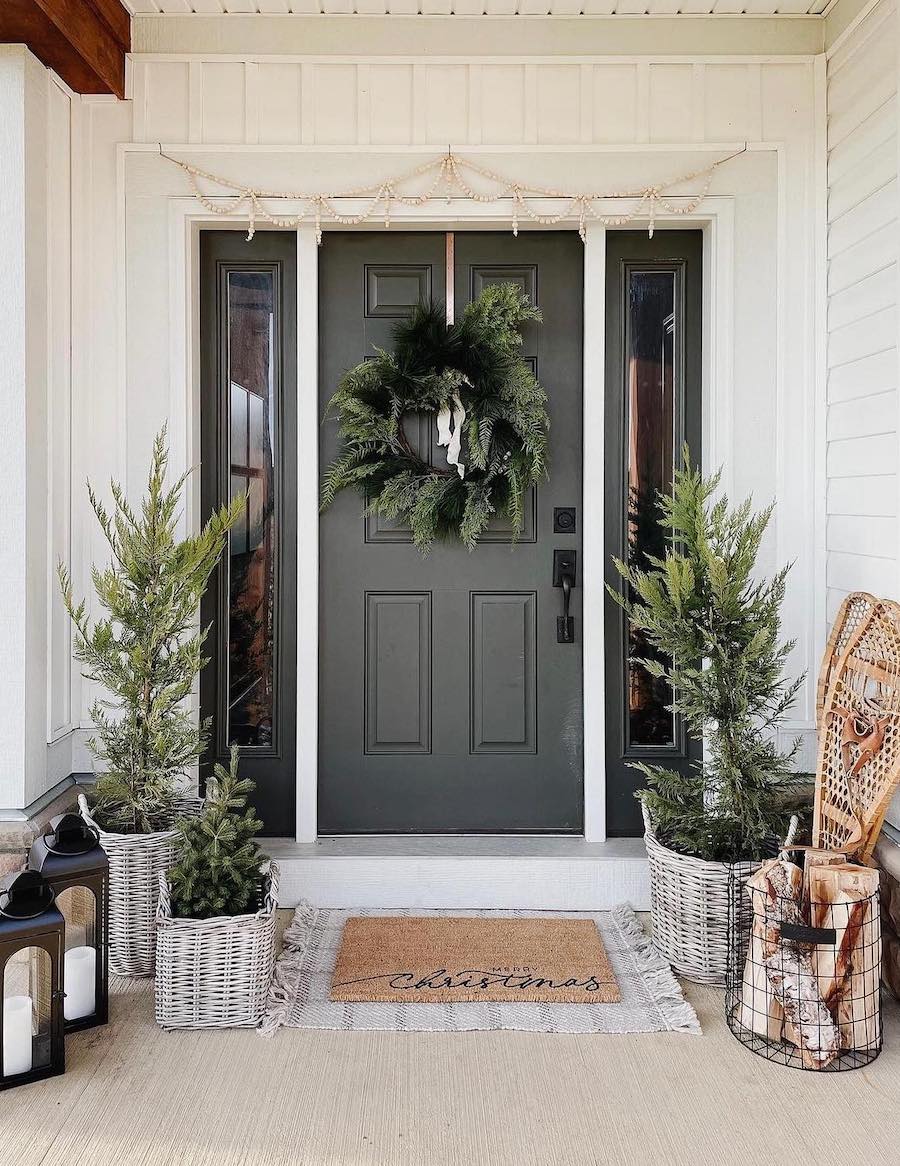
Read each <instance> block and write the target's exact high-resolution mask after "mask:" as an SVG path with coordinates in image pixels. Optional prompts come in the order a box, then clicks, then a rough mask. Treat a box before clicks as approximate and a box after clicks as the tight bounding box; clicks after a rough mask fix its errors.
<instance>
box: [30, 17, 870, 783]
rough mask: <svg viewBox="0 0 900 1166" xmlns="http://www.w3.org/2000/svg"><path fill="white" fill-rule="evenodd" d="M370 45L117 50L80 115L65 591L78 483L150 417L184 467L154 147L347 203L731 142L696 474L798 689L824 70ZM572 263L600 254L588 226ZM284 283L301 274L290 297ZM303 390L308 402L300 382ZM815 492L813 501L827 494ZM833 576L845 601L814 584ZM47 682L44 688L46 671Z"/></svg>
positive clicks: (813, 601) (123, 462)
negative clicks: (421, 173)
mask: <svg viewBox="0 0 900 1166" xmlns="http://www.w3.org/2000/svg"><path fill="white" fill-rule="evenodd" d="M224 19H228V18H224ZM256 19H258V20H264V19H265V18H262V17H258V18H256ZM322 19H327V18H322ZM185 24H186V25H187V24H189V22H185ZM191 35H192V36H193V37H195V36H196V32H194V33H192V34H191ZM382 35H383V43H380V42H379V41H377V40H375V41H373V42H372V43H371V45H370V46H369V48H368V51H367V52H366V53H365V54H357V55H355V56H352V57H351V56H347V57H343V56H339V55H337V54H335V53H334V51H330V52H329V53H328V54H327V55H326V54H320V55H299V54H296V53H291V54H288V55H279V54H277V53H266V54H258V55H256V56H254V55H250V54H246V55H241V54H239V53H237V54H235V53H230V52H229V53H228V54H221V53H218V52H216V51H215V49H214V48H211V49H210V51H208V52H205V51H201V50H199V49H198V47H197V46H196V45H195V44H191V46H190V48H191V51H190V52H180V51H178V49H179V45H178V44H177V43H175V44H172V43H167V46H166V48H167V51H166V52H165V53H159V52H142V51H140V50H141V47H142V46H141V45H140V44H137V46H136V48H137V50H138V51H136V53H135V54H134V56H133V57H132V59H131V62H130V82H129V83H130V94H131V101H130V102H127V103H117V102H114V101H110V100H106V99H85V100H83V101H82V102H81V103H80V104H81V121H80V123H79V127H78V136H77V142H78V146H79V150H78V154H79V164H78V179H77V195H78V199H77V205H78V225H79V239H80V243H79V249H80V252H81V254H82V258H81V259H78V258H77V257H76V269H75V272H74V277H73V280H74V282H73V289H74V292H75V294H74V295H73V297H72V298H73V313H74V315H73V318H74V319H76V321H77V325H78V326H77V329H76V335H75V344H74V352H75V359H74V360H73V365H72V370H71V372H72V376H71V398H70V403H69V404H70V409H69V413H68V416H70V417H71V419H72V422H71V423H72V425H73V426H74V427H75V433H74V434H73V439H72V449H73V450H77V451H78V454H77V461H78V464H73V465H72V466H71V467H70V469H69V471H68V479H69V483H70V485H71V490H70V492H69V493H67V492H66V491H65V489H63V488H62V487H60V488H59V489H58V490H57V491H55V492H54V494H53V503H52V505H53V508H54V510H58V511H59V512H60V514H64V513H67V512H68V510H67V508H68V507H69V506H71V524H72V530H73V531H75V532H77V539H76V542H77V544H78V545H77V546H75V547H73V548H72V550H73V556H74V559H75V568H76V575H77V580H78V582H80V584H81V586H82V587H83V588H84V587H85V586H86V585H87V568H88V564H89V562H90V559H91V557H98V556H99V554H100V553H101V546H100V543H99V541H98V539H97V536H96V533H95V532H94V530H93V527H92V525H91V522H90V518H89V515H88V514H87V511H86V506H85V501H84V496H83V485H82V483H83V481H84V477H85V475H86V473H90V475H91V477H92V478H94V479H95V480H96V481H98V482H99V483H103V482H104V481H105V480H106V479H108V477H109V476H110V475H115V476H117V477H121V478H123V479H124V480H125V481H126V482H127V484H128V487H129V489H130V490H132V491H135V492H137V491H138V490H139V489H140V488H141V484H142V479H143V475H144V473H145V468H146V462H147V456H148V452H149V448H150V440H151V436H152V434H153V433H154V431H155V430H156V429H158V427H159V426H160V425H161V424H162V422H163V421H164V420H167V419H168V420H169V421H170V425H172V427H173V429H174V435H175V444H174V449H175V456H176V460H179V461H180V462H182V463H186V462H188V461H189V460H192V459H193V458H195V457H196V454H197V449H196V426H193V427H192V425H191V423H190V418H191V416H192V414H193V413H194V412H195V411H196V383H195V382H196V354H195V353H193V352H191V351H188V350H187V349H186V348H185V337H186V336H191V335H193V329H194V328H195V325H196V302H195V290H196V289H195V288H188V289H187V294H186V295H182V296H179V294H178V289H177V288H176V289H175V291H174V292H173V279H174V278H175V277H176V276H177V275H178V273H179V272H182V273H183V272H184V271H193V266H192V263H191V254H190V253H191V251H192V248H194V249H195V247H196V242H195V240H193V241H192V237H191V232H190V230H189V229H187V224H188V222H189V219H188V216H189V213H190V212H191V210H193V209H196V204H194V203H192V202H191V200H190V199H189V197H188V195H189V191H188V188H187V185H186V182H185V178H184V175H183V174H182V173H181V172H180V171H178V170H177V169H175V168H174V167H172V166H171V165H170V164H167V163H166V162H165V160H163V159H160V158H159V156H158V153H157V152H156V143H157V142H160V141H161V142H163V143H164V144H165V145H166V148H167V149H169V150H170V151H173V152H174V151H177V152H179V153H180V155H181V156H183V157H185V158H187V159H189V160H190V161H192V162H195V163H196V164H198V165H200V166H202V167H204V168H206V169H209V170H212V171H219V172H222V173H224V174H228V175H233V176H235V177H237V178H239V179H241V180H244V181H250V182H252V183H253V185H256V186H276V187H282V188H283V187H298V186H306V187H319V188H322V187H327V186H332V187H346V186H352V185H356V184H359V183H361V182H364V181H367V180H370V179H378V178H381V177H383V176H385V175H388V174H393V173H396V172H397V171H399V170H402V169H405V168H406V167H407V166H408V165H410V164H411V163H414V161H415V160H416V159H418V158H421V157H426V156H429V155H431V154H435V153H439V152H442V151H443V150H444V149H446V147H447V145H448V144H452V145H453V148H454V149H455V150H456V151H457V152H458V153H461V154H465V153H467V152H469V153H471V154H473V155H477V156H478V157H479V159H480V160H481V161H482V162H483V163H485V164H486V165H489V166H493V167H495V168H496V169H498V170H501V171H504V172H513V171H514V172H515V173H516V174H520V175H526V176H528V177H529V178H530V179H531V180H533V181H535V182H540V183H542V184H544V185H547V186H560V185H566V186H578V187H580V188H584V189H590V188H593V189H597V188H607V187H616V186H621V185H632V184H633V183H635V182H637V183H643V182H647V181H657V180H661V179H665V178H666V177H668V176H670V175H673V174H678V173H681V172H684V171H685V170H689V169H693V168H695V167H696V166H697V165H699V164H701V163H702V162H704V161H708V160H711V159H713V158H715V157H717V156H720V155H722V154H725V153H727V152H729V150H731V149H733V148H734V147H735V146H738V145H740V144H741V143H743V142H744V141H747V142H748V143H749V145H750V149H749V150H748V152H747V153H746V154H745V155H742V156H741V157H740V158H738V159H736V160H735V161H733V162H731V163H729V164H728V165H727V166H725V167H723V168H722V169H721V170H720V171H719V172H718V173H717V174H716V176H715V179H714V182H713V186H712V188H711V191H710V196H711V199H710V206H714V207H715V208H716V214H715V215H712V214H711V213H707V212H706V211H705V210H704V208H703V207H701V208H699V210H698V212H697V215H696V216H695V219H694V221H695V222H696V223H697V224H698V225H701V226H705V225H706V221H707V220H712V219H715V221H716V223H717V224H718V225H717V227H716V230H715V231H711V235H710V243H711V246H712V247H720V248H723V249H726V250H727V255H726V256H725V263H724V266H722V265H720V266H719V267H716V268H710V269H708V271H707V276H708V277H709V278H708V279H707V296H708V297H710V298H714V304H712V305H711V306H714V307H715V308H716V309H717V310H716V312H715V313H713V314H714V317H715V320H716V331H717V335H716V336H707V341H708V344H707V349H708V351H707V357H708V359H709V360H711V353H713V352H715V353H717V356H716V359H715V363H714V364H712V363H708V365H707V368H706V373H705V376H706V384H705V389H706V394H707V398H708V400H707V403H706V417H705V437H706V438H707V449H706V451H705V452H706V455H707V460H708V462H709V459H710V457H714V458H715V460H716V461H718V462H722V463H723V464H724V465H725V468H726V476H727V480H728V487H729V491H730V492H731V493H732V494H733V495H734V496H735V497H742V496H744V495H745V494H747V493H752V494H753V496H754V498H755V500H756V501H757V502H758V503H759V504H760V505H762V504H763V503H765V502H767V501H768V500H770V499H771V498H773V497H774V498H775V499H776V500H777V502H778V509H777V513H776V518H775V520H774V523H773V530H772V534H771V537H770V539H769V540H768V542H767V543H766V546H765V548H764V552H763V563H762V567H763V569H764V570H766V571H770V570H773V569H774V568H775V567H776V566H777V565H778V564H780V563H781V562H783V561H785V560H787V559H792V560H794V561H795V564H796V565H795V568H794V570H793V572H792V578H791V583H790V588H789V594H788V599H787V606H786V612H785V631H786V633H787V634H788V635H790V636H792V637H794V638H796V639H797V649H796V652H795V654H794V657H793V659H792V666H793V667H794V668H795V669H796V670H797V671H799V670H801V669H803V668H806V669H809V670H810V671H811V673H812V675H813V676H814V674H815V670H816V666H817V662H818V655H819V653H820V651H821V646H822V643H823V642H824V633H825V619H826V615H825V607H826V594H825V573H824V570H823V569H822V568H823V566H824V559H825V554H826V551H827V552H828V554H829V556H831V554H832V550H834V554H835V555H837V554H841V553H843V554H846V553H847V552H845V551H838V550H837V548H836V547H834V548H833V547H832V544H831V543H830V542H829V544H828V546H827V547H826V537H825V529H824V526H825V514H824V510H823V506H822V499H823V498H824V497H825V493H826V481H825V473H826V465H825V458H824V456H823V449H824V432H825V371H826V360H827V361H829V362H830V360H831V354H832V349H831V347H830V346H829V348H828V349H827V352H826V349H825V343H824V336H825V321H824V314H823V313H824V307H825V303H824V295H820V294H819V289H820V288H822V287H824V258H825V256H824V235H825V200H824V194H823V189H824V150H825V119H824V112H825V106H824V102H825V67H824V58H822V57H821V56H819V57H815V56H813V55H810V54H807V53H803V54H798V55H789V56H771V55H767V56H763V55H755V56H752V57H740V56H735V55H734V54H733V53H730V54H729V55H727V56H723V55H722V54H710V53H706V54H705V55H703V56H691V57H685V56H678V57H670V56H667V55H665V54H664V53H655V55H629V56H616V57H604V56H590V55H584V56H573V55H572V54H571V53H567V54H565V55H561V56H555V55H553V54H552V52H551V53H550V54H549V55H545V56H535V55H533V53H529V54H522V55H521V56H517V55H516V53H515V51H514V46H513V47H512V49H511V48H510V46H507V50H506V51H505V53H504V55H503V57H502V58H498V57H486V56H479V55H478V52H477V46H476V51H475V52H474V53H472V54H468V55H467V56H466V57H459V56H456V57H440V56H435V55H434V54H431V55H427V56H426V55H421V56H405V57H398V56H396V55H394V56H388V55H387V54H388V53H390V52H391V46H390V43H389V38H390V21H389V20H387V21H386V22H385V26H384V33H383V34H382ZM709 36H710V34H708V33H707V34H706V39H705V42H704V43H706V44H708V43H709ZM170 40H171V37H170ZM704 216H705V217H704ZM689 221H690V220H689ZM726 223H727V230H726V229H725V227H724V226H723V224H726ZM325 246H327V239H326V243H325ZM592 246H593V247H594V249H595V251H594V253H595V254H597V253H598V249H599V250H601V251H602V239H600V238H598V235H597V232H596V231H594V237H593V239H592ZM304 254H306V255H307V256H308V255H309V248H308V247H307V248H306V250H305V251H304ZM723 272H725V273H727V274H726V275H724V276H723ZM713 275H715V278H716V279H717V280H718V284H717V285H714V283H713ZM302 279H303V273H302V272H301V297H302V294H303V292H302ZM182 291H184V289H182ZM586 331H587V333H588V336H589V337H590V336H591V334H592V333H593V334H594V335H595V336H596V337H597V343H598V345H602V321H598V322H597V323H595V324H594V325H592V324H591V322H590V321H588V326H587V330H586ZM301 391H303V392H306V393H311V394H315V385H314V384H310V385H307V386H305V387H304V386H301ZM179 394H180V396H179ZM833 420H834V419H833V418H832V417H831V416H830V415H829V418H828V421H829V424H832V423H833ZM830 456H831V455H830V450H829V457H830ZM82 463H85V464H82ZM828 468H829V469H832V468H833V467H832V466H831V463H829V466H828ZM835 481H837V475H836V476H835ZM828 497H829V506H830V505H831V498H832V494H831V491H830V490H829V494H828ZM830 513H831V511H829V514H830ZM838 529H839V528H838ZM836 533H837V532H836ZM830 537H831V528H829V538H830ZM50 557H51V556H50V555H49V554H48V559H49V558H50ZM54 557H55V556H54ZM836 562H837V563H840V560H836ZM47 566H48V571H49V567H50V563H49V562H48V564H47ZM829 569H831V559H830V558H829ZM829 583H830V585H831V586H832V589H833V590H836V589H839V587H840V586H842V584H840V583H838V582H837V581H836V579H835V581H834V582H833V583H832V578H831V576H829ZM66 635H67V632H66V631H65V629H64V623H63V622H62V621H55V622H54V623H53V624H52V625H51V626H50V636H49V645H50V646H49V648H48V659H51V660H57V659H58V656H59V652H60V651H61V648H60V643H61V642H62V640H61V637H63V636H66ZM50 652H52V653H54V655H53V656H50V655H49V653H50ZM51 670H52V671H53V672H54V674H55V675H57V674H58V670H57V664H56V663H53V665H52V668H48V675H49V672H50V671H51ZM76 672H77V670H74V669H73V670H72V673H73V674H72V676H71V685H70V687H69V690H68V700H70V701H71V703H72V710H73V711H72V715H71V718H70V721H69V722H65V724H68V730H66V729H65V727H64V722H63V720H62V719H61V718H62V717H63V714H64V712H65V710H66V707H67V706H66V704H65V701H66V699H67V698H66V696H65V694H64V693H62V692H59V693H58V694H57V695H56V696H55V697H54V698H52V699H53V701H55V706H54V708H55V711H54V712H53V714H52V719H53V720H54V721H55V722H57V723H58V726H59V728H60V729H61V730H62V736H65V735H66V731H68V736H69V742H70V744H69V748H70V752H71V755H72V756H73V757H74V758H75V761H74V764H73V768H76V769H77V768H88V767H89V762H88V759H87V756H86V754H85V753H84V749H83V742H82V737H83V732H84V729H85V728H86V726H87V724H88V712H87V710H88V707H89V702H90V697H91V695H92V694H91V692H90V686H89V685H87V684H84V685H81V686H80V687H79V686H78V685H77V675H76V674H75V673H76ZM813 697H814V692H813V684H812V682H808V683H807V685H806V687H805V689H804V690H803V692H802V693H801V697H800V700H799V702H798V705H797V707H796V709H795V713H794V717H793V720H792V723H791V724H790V726H789V727H788V734H790V735H793V734H794V733H800V734H802V735H803V736H804V740H805V746H806V752H805V757H804V760H805V761H806V763H807V764H811V761H812V750H811V747H812V740H813V723H814V708H813ZM48 739H49V734H48ZM47 784H48V785H49V784H52V783H51V782H50V781H49V780H48V781H47Z"/></svg>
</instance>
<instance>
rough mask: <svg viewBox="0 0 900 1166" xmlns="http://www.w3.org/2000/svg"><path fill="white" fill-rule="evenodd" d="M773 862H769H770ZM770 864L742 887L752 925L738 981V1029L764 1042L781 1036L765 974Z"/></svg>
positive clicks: (780, 1021) (777, 1007)
mask: <svg viewBox="0 0 900 1166" xmlns="http://www.w3.org/2000/svg"><path fill="white" fill-rule="evenodd" d="M775 861H777V860H776V859H772V862H775ZM772 862H769V863H765V864H764V865H763V866H761V867H760V868H759V870H757V871H756V872H755V873H754V874H752V875H751V876H750V878H748V879H747V882H746V884H745V885H746V889H747V895H748V897H749V899H750V910H751V911H752V913H753V914H752V919H753V925H752V927H751V929H750V945H749V947H748V948H747V959H746V962H745V963H744V975H743V979H742V981H741V1002H740V1007H739V1012H738V1020H739V1023H740V1025H741V1027H742V1028H745V1029H747V1030H748V1031H749V1032H755V1033H756V1034H757V1035H758V1036H763V1037H766V1039H767V1040H781V1039H782V1037H783V1036H784V1009H783V1008H782V1007H781V1005H780V1004H779V1003H778V1001H777V1000H776V998H775V993H774V991H773V990H772V985H771V984H770V983H769V977H768V975H767V973H766V934H767V930H768V928H769V911H768V903H769V883H768V878H767V874H768V868H769V867H770V866H771V865H772Z"/></svg>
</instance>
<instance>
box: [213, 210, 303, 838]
mask: <svg viewBox="0 0 900 1166" xmlns="http://www.w3.org/2000/svg"><path fill="white" fill-rule="evenodd" d="M296 279H297V251H296V235H295V234H293V233H291V232H280V231H260V232H258V233H257V234H256V236H255V237H254V239H253V241H252V242H251V243H248V242H247V236H246V233H245V232H243V231H204V232H202V234H201V236H200V358H201V359H200V372H201V384H200V434H201V448H200V461H201V471H200V474H201V483H202V490H201V513H202V517H203V518H204V519H206V518H207V517H208V516H209V514H210V512H211V511H212V510H213V509H215V508H216V507H219V506H222V505H223V504H224V503H227V502H229V501H231V500H234V499H236V498H239V499H241V500H242V508H241V514H240V517H239V519H238V521H237V522H236V523H235V525H234V526H233V527H232V529H231V532H230V535H229V539H228V547H227V551H226V553H225V555H224V556H223V559H222V563H221V565H220V567H219V569H218V570H217V572H216V575H215V577H214V579H213V581H212V583H211V586H210V588H209V590H208V592H207V594H206V596H205V597H204V601H203V610H202V612H201V617H202V619H203V622H204V623H205V624H209V625H210V629H211V630H210V634H209V637H208V639H207V641H206V645H205V654H206V655H207V656H208V657H209V664H208V665H207V666H206V667H205V668H204V670H203V672H202V674H201V677H200V705H201V711H202V714H203V716H204V717H209V718H211V719H212V731H211V734H210V742H209V748H208V751H207V754H206V756H205V758H204V765H203V766H202V768H201V774H202V775H203V776H205V775H206V774H207V773H208V772H209V768H210V766H211V765H212V763H213V762H215V761H222V762H224V761H226V760H227V756H228V750H229V748H230V746H231V745H238V746H240V749H241V773H242V775H244V776H246V777H248V778H250V779H251V780H252V781H253V782H255V784H256V790H255V793H254V795H253V800H254V802H255V805H256V808H257V810H258V812H259V815H260V817H261V818H262V820H263V824H264V827H265V831H266V833H268V834H288V835H290V834H293V833H294V827H295V821H294V813H295V810H294V807H295V786H296V764H295V757H296V686H297V669H296V622H297V590H296V588H297V572H296V556H297V502H296V494H297V458H296V447H297V412H296V407H297V383H296V382H297V331H296V320H297V293H296Z"/></svg>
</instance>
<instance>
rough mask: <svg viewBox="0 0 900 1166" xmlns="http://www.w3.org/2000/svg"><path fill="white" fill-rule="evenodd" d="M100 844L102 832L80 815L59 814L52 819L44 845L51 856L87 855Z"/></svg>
mask: <svg viewBox="0 0 900 1166" xmlns="http://www.w3.org/2000/svg"><path fill="white" fill-rule="evenodd" d="M99 844H100V832H99V831H98V830H97V828H96V827H95V826H89V825H88V823H87V822H85V820H84V818H82V817H81V815H80V814H58V815H57V816H56V817H55V818H51V819H50V832H49V833H48V834H45V835H44V845H45V846H46V848H47V850H48V851H49V853H50V854H87V853H88V851H90V850H93V849H94V847H95V846H99Z"/></svg>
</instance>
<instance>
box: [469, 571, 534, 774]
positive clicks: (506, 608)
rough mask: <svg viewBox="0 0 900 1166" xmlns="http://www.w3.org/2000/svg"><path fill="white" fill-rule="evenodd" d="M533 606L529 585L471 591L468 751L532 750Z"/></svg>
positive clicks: (511, 751)
mask: <svg viewBox="0 0 900 1166" xmlns="http://www.w3.org/2000/svg"><path fill="white" fill-rule="evenodd" d="M536 609H537V594H536V593H535V592H534V591H527V592H522V593H519V594H517V593H509V592H507V593H503V592H483V591H476V592H474V593H473V595H472V608H471V648H470V651H469V659H470V662H471V692H472V714H471V723H472V746H471V748H472V752H473V753H535V752H536V751H537V728H536V726H537V707H536V705H537V650H536V647H537V634H536V633H537V626H536V624H537V621H536Z"/></svg>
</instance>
